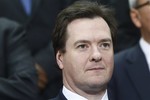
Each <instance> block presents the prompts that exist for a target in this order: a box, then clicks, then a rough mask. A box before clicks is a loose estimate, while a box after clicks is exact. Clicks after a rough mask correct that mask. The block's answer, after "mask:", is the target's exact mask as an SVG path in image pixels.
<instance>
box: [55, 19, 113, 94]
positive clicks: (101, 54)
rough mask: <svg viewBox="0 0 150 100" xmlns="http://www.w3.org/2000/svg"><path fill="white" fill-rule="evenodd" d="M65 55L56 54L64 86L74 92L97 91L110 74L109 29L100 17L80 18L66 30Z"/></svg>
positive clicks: (111, 56)
mask: <svg viewBox="0 0 150 100" xmlns="http://www.w3.org/2000/svg"><path fill="white" fill-rule="evenodd" d="M67 34H68V39H67V41H66V52H65V53H64V54H62V53H60V52H58V53H57V62H58V64H59V67H60V68H61V69H62V72H63V82H64V85H65V86H66V87H67V88H69V89H70V90H72V91H74V92H77V91H78V92H79V91H80V92H81V91H84V92H89V91H90V92H100V89H102V87H105V88H106V84H107V83H108V81H109V80H110V78H111V75H112V71H113V64H114V60H113V44H112V38H111V33H110V28H109V27H108V25H107V23H106V22H105V21H104V19H102V18H101V17H96V18H93V19H88V18H82V19H76V20H74V21H72V22H71V23H70V24H69V25H68V27H67Z"/></svg>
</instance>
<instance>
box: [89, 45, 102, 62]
mask: <svg viewBox="0 0 150 100" xmlns="http://www.w3.org/2000/svg"><path fill="white" fill-rule="evenodd" d="M101 60H102V55H101V52H100V50H99V49H98V47H94V48H93V49H92V50H91V56H90V61H94V62H99V61H101Z"/></svg>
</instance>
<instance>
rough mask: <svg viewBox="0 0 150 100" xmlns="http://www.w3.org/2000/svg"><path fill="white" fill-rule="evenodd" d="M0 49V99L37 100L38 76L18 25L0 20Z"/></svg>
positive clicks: (23, 33) (23, 34)
mask: <svg viewBox="0 0 150 100" xmlns="http://www.w3.org/2000/svg"><path fill="white" fill-rule="evenodd" d="M0 48H1V49H0V99H1V100H37V99H38V98H37V97H38V93H39V87H38V85H37V82H38V76H37V72H36V70H35V67H34V65H35V64H34V61H33V59H32V58H31V55H30V51H29V49H28V47H27V45H26V39H25V32H24V31H23V29H22V27H20V25H19V24H17V23H16V22H13V21H11V20H8V19H4V18H0Z"/></svg>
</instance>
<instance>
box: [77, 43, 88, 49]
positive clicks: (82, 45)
mask: <svg viewBox="0 0 150 100" xmlns="http://www.w3.org/2000/svg"><path fill="white" fill-rule="evenodd" d="M87 48H88V45H86V44H79V45H78V46H77V49H80V50H86V49H87Z"/></svg>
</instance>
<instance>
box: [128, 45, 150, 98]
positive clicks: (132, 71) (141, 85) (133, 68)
mask: <svg viewBox="0 0 150 100" xmlns="http://www.w3.org/2000/svg"><path fill="white" fill-rule="evenodd" d="M127 60H128V61H129V62H130V64H129V66H127V67H126V68H127V72H128V75H129V78H130V79H131V82H132V83H133V86H135V89H136V90H137V93H138V94H139V96H140V97H141V99H142V100H150V94H149V93H150V72H149V69H148V65H147V62H146V59H145V56H144V54H143V52H142V50H141V48H140V46H139V45H138V46H136V48H135V50H134V51H133V52H132V54H131V55H129V56H128V58H127Z"/></svg>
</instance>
